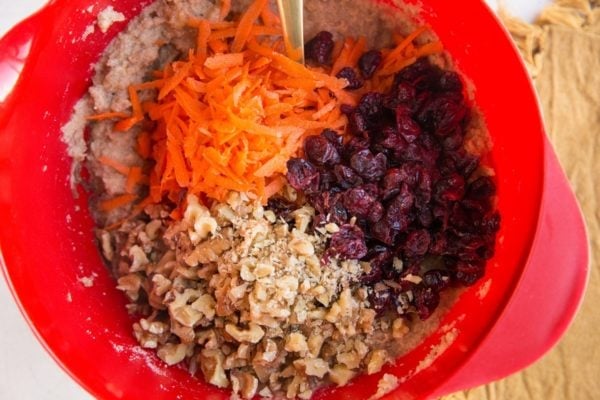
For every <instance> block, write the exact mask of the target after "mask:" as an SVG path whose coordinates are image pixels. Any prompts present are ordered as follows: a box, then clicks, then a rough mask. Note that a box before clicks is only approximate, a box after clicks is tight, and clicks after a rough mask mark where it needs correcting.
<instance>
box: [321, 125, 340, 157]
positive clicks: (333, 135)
mask: <svg viewBox="0 0 600 400" xmlns="http://www.w3.org/2000/svg"><path fill="white" fill-rule="evenodd" d="M321 136H322V137H324V138H325V139H327V140H328V141H329V143H331V144H332V145H334V146H335V149H336V150H337V151H338V152H340V151H341V150H342V144H343V143H344V137H343V136H342V135H340V134H338V133H337V132H336V131H334V130H332V129H324V130H323V132H321Z"/></svg>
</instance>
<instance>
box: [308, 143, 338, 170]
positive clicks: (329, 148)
mask: <svg viewBox="0 0 600 400" xmlns="http://www.w3.org/2000/svg"><path fill="white" fill-rule="evenodd" d="M304 154H305V155H306V157H307V158H308V159H309V160H310V161H311V162H313V163H314V164H316V165H334V164H337V163H339V162H340V155H339V153H338V151H337V150H336V148H335V146H334V145H333V144H332V143H331V142H330V141H329V140H327V139H326V138H324V137H323V136H309V137H307V138H306V139H305V140H304Z"/></svg>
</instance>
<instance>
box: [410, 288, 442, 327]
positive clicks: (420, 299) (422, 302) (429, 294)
mask: <svg viewBox="0 0 600 400" xmlns="http://www.w3.org/2000/svg"><path fill="white" fill-rule="evenodd" d="M413 295H414V296H415V300H414V302H415V308H416V309H417V314H418V315H419V318H421V320H422V321H425V320H426V319H428V318H429V317H430V316H431V314H433V311H435V309H436V308H437V306H438V305H439V304H440V295H439V294H438V292H437V291H436V290H434V289H433V288H431V287H425V286H420V287H418V288H417V289H415V290H413Z"/></svg>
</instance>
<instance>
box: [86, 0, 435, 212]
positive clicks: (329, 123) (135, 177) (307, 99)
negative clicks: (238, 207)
mask: <svg viewBox="0 0 600 400" xmlns="http://www.w3.org/2000/svg"><path fill="white" fill-rule="evenodd" d="M267 3H268V0H255V1H254V2H252V3H251V4H250V6H249V7H248V9H247V10H246V11H245V13H244V14H243V15H242V16H241V17H240V18H239V19H238V20H237V21H225V20H224V18H225V16H226V15H227V14H228V13H229V10H230V1H223V2H222V3H221V4H222V8H221V13H220V14H221V19H220V20H219V21H215V22H209V21H206V20H192V21H190V23H189V24H190V25H191V26H193V27H195V28H197V30H198V35H197V41H196V48H195V49H193V50H190V51H189V54H188V57H187V58H186V59H185V60H184V61H175V62H173V63H172V64H170V65H169V66H167V67H166V68H165V69H164V70H163V71H160V72H159V73H157V74H156V76H157V77H158V78H157V79H156V80H154V81H151V82H146V83H143V84H139V85H132V86H131V87H130V88H129V97H130V100H131V103H132V114H131V115H126V116H123V115H121V114H118V113H110V112H108V113H103V114H99V115H96V116H92V117H90V120H102V119H115V118H116V119H117V121H118V122H117V123H116V124H115V129H116V130H117V131H128V130H130V129H131V128H133V127H134V126H136V125H138V124H139V123H140V122H141V121H143V120H144V119H146V120H149V121H153V122H154V126H155V128H154V130H153V131H152V132H145V131H144V132H142V133H140V134H138V138H137V151H138V153H139V154H140V156H141V157H142V158H143V159H144V160H152V161H153V167H152V169H151V171H150V172H149V176H143V173H142V169H141V168H139V167H124V166H122V165H119V164H118V163H115V162H112V161H111V160H108V159H104V160H100V161H101V162H102V163H103V164H105V165H107V166H110V167H111V168H114V169H116V170H118V171H119V172H122V173H123V174H124V175H125V176H126V177H127V193H126V195H124V196H122V197H118V198H116V199H115V200H114V201H112V202H107V204H105V205H104V207H103V208H104V209H109V208H110V207H112V206H117V207H119V206H122V205H123V204H127V201H129V202H131V201H133V200H132V198H131V196H130V195H131V193H133V192H134V189H135V186H136V185H138V184H142V183H143V182H148V185H149V196H148V198H146V199H144V200H143V203H144V204H148V203H160V202H161V201H163V200H164V199H165V198H166V199H170V200H171V201H172V202H174V203H175V204H179V203H180V202H181V198H182V193H193V194H198V195H201V198H205V199H207V200H208V199H213V200H217V201H222V200H224V199H225V197H226V195H227V193H228V192H229V191H232V190H233V191H239V192H246V193H248V194H249V195H251V196H254V197H256V198H258V199H262V200H263V201H266V200H267V199H268V198H269V197H270V196H272V195H273V194H275V193H277V192H278V191H279V190H281V188H282V187H283V186H284V184H285V178H284V174H285V173H286V162H287V160H288V159H289V158H291V157H293V156H296V155H298V154H299V152H301V146H302V143H303V140H304V138H305V137H307V136H309V135H315V134H319V133H320V132H321V131H322V130H323V129H325V128H329V129H334V130H337V131H338V132H340V133H343V132H344V129H345V127H346V124H347V119H346V117H345V115H344V114H343V113H342V112H341V111H340V107H341V106H342V105H343V104H348V105H356V104H357V102H358V99H360V97H361V96H362V95H363V94H364V93H365V92H367V91H370V90H378V91H386V90H388V89H389V87H390V86H391V84H392V82H393V75H394V74H395V73H396V72H398V71H399V70H401V69H402V68H405V67H406V66H408V65H410V64H412V63H413V62H415V61H416V59H417V58H419V57H421V56H425V55H429V54H433V53H436V52H440V51H441V50H442V48H441V44H440V43H439V42H437V41H434V42H430V43H428V44H425V45H422V46H420V47H416V46H415V44H414V39H416V38H417V37H418V36H419V35H421V34H422V33H423V32H425V31H426V28H421V29H418V30H417V31H415V32H414V33H412V34H411V35H410V36H408V37H406V38H398V39H397V40H396V42H397V45H396V47H395V48H393V49H389V50H384V61H383V64H382V66H381V68H380V69H379V71H378V72H377V73H376V75H375V76H374V77H373V78H372V79H371V80H370V81H369V82H367V84H366V85H365V87H364V88H362V89H361V90H357V91H346V90H344V87H345V86H346V85H347V84H348V83H347V81H346V80H345V79H338V78H336V77H335V75H336V74H337V73H338V72H339V71H340V70H341V69H342V68H344V67H347V66H350V67H356V65H357V63H358V59H359V57H360V56H361V54H362V53H363V52H364V51H365V47H366V40H365V39H364V38H359V39H356V40H355V39H352V38H347V39H345V40H343V41H341V42H340V43H338V44H337V45H336V50H335V51H334V62H333V65H332V67H331V68H330V69H328V70H325V69H323V68H312V67H307V66H304V65H302V64H300V63H297V62H295V61H293V60H291V59H290V58H288V57H286V56H285V55H284V54H283V53H284V45H283V40H282V37H281V35H282V33H281V26H280V22H279V19H278V17H277V16H276V15H274V14H273V13H272V11H270V10H269V8H268V6H267ZM147 89H155V90H156V91H157V96H156V100H154V101H150V102H145V103H142V102H140V98H139V94H138V92H139V91H141V90H147ZM183 197H185V196H183Z"/></svg>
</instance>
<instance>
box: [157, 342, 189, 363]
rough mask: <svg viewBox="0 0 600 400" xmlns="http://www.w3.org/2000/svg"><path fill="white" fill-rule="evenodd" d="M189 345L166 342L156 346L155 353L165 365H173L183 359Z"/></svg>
mask: <svg viewBox="0 0 600 400" xmlns="http://www.w3.org/2000/svg"><path fill="white" fill-rule="evenodd" d="M188 349H189V346H188V345H186V344H183V343H181V344H174V343H167V344H165V345H163V346H160V347H159V348H158V351H157V352H156V354H157V355H158V358H160V359H161V360H163V361H164V362H165V363H167V365H175V364H178V363H180V362H181V361H183V360H184V359H185V356H186V354H187V352H188Z"/></svg>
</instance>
